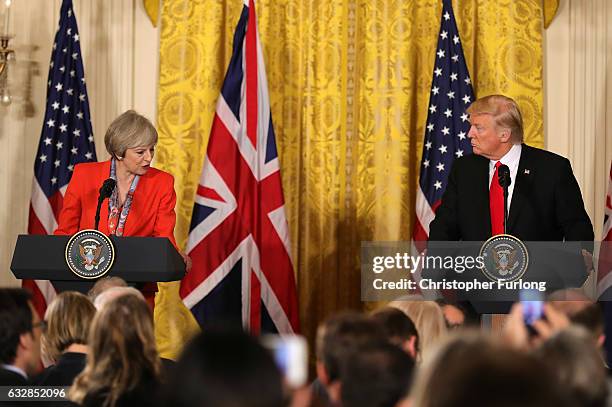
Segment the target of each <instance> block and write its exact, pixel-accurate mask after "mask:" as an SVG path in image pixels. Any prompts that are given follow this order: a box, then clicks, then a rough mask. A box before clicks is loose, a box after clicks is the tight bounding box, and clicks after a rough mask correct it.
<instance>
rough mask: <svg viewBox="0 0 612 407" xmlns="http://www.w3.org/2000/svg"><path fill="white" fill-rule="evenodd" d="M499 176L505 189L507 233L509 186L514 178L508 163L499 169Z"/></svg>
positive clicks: (505, 232) (500, 183)
mask: <svg viewBox="0 0 612 407" xmlns="http://www.w3.org/2000/svg"><path fill="white" fill-rule="evenodd" d="M497 177H498V181H499V186H501V187H502V188H503V190H504V234H507V233H508V231H507V230H506V224H507V223H508V187H509V186H510V183H511V182H512V180H511V179H510V168H508V166H507V165H506V164H502V165H500V166H499V168H498V169H497Z"/></svg>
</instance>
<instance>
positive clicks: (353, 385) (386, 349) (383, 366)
mask: <svg viewBox="0 0 612 407" xmlns="http://www.w3.org/2000/svg"><path fill="white" fill-rule="evenodd" d="M413 369H414V359H413V358H412V357H410V356H409V355H407V354H406V352H403V351H402V350H401V349H400V348H399V347H398V346H396V345H393V344H391V343H389V342H387V341H379V342H374V343H371V344H367V345H364V346H363V347H362V348H361V349H360V350H359V352H357V353H355V354H354V355H353V356H352V357H351V358H349V359H348V360H347V361H346V363H345V364H344V366H343V371H342V387H341V399H342V407H393V406H396V405H398V404H399V403H400V402H402V401H403V400H406V399H407V396H408V393H409V391H410V385H411V382H412V373H413Z"/></svg>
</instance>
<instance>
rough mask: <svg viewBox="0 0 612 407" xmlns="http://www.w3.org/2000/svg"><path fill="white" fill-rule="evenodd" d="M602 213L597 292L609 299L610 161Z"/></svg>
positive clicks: (611, 236) (611, 279) (611, 282)
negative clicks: (606, 191) (606, 192)
mask: <svg viewBox="0 0 612 407" xmlns="http://www.w3.org/2000/svg"><path fill="white" fill-rule="evenodd" d="M604 213H605V215H604V228H603V235H602V238H601V246H600V248H599V261H598V265H597V294H598V297H599V298H600V299H602V300H603V299H605V300H606V301H609V300H610V298H612V292H610V291H609V290H608V289H609V288H610V287H612V163H610V178H609V179H608V194H607V195H606V205H605V212H604Z"/></svg>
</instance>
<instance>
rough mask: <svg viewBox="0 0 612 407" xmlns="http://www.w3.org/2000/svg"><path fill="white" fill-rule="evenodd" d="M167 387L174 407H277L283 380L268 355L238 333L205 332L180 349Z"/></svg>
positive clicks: (167, 402) (168, 401)
mask: <svg viewBox="0 0 612 407" xmlns="http://www.w3.org/2000/svg"><path fill="white" fill-rule="evenodd" d="M175 371H176V374H175V375H174V376H173V377H172V378H171V379H170V383H168V386H167V391H168V394H167V395H166V397H165V400H164V401H165V404H164V405H169V406H174V407H209V406H210V407H212V406H214V407H281V406H284V405H285V404H284V403H285V400H284V394H283V384H282V376H281V373H280V371H279V370H278V368H277V366H276V364H275V362H274V359H273V357H272V355H271V354H270V353H269V352H268V351H267V350H266V349H265V348H264V347H263V346H262V345H261V344H259V342H257V340H255V339H254V338H252V337H251V336H249V335H247V334H246V333H243V332H240V331H205V332H202V333H201V334H199V335H198V336H196V337H195V338H194V339H193V340H192V341H191V342H190V343H189V344H188V345H187V346H186V347H185V349H184V350H183V353H182V355H181V357H180V359H179V361H178V363H177V366H176V370H175Z"/></svg>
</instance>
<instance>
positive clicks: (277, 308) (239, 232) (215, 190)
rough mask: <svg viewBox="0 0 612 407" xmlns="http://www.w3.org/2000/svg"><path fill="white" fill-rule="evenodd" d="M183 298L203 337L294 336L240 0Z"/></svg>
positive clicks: (276, 201) (262, 116) (274, 190)
mask: <svg viewBox="0 0 612 407" xmlns="http://www.w3.org/2000/svg"><path fill="white" fill-rule="evenodd" d="M187 253H188V254H189V255H190V256H191V258H192V259H193V269H192V270H191V272H190V273H189V274H187V275H186V276H185V278H184V279H183V281H182V282H181V288H180V295H181V298H182V299H183V302H184V303H185V305H186V306H187V307H188V308H190V309H191V311H192V312H193V314H194V315H195V317H196V319H197V320H198V322H199V323H200V325H202V326H203V327H206V326H209V325H210V324H216V323H225V324H227V323H230V324H231V323H233V324H236V325H238V324H239V325H241V326H242V327H243V328H244V329H246V330H249V331H251V332H253V333H260V332H279V333H291V332H295V331H297V330H298V325H299V321H298V305H297V294H296V287H295V280H294V275H293V265H292V261H291V257H290V244H289V230H288V225H287V220H286V218H285V210H284V201H283V192H282V187H281V178H280V171H279V161H278V153H277V150H276V141H275V137H274V129H273V127H272V117H271V112H270V102H269V97H268V83H267V79H266V71H265V66H264V60H263V54H262V49H261V45H260V42H259V37H258V34H257V25H256V17H255V5H254V1H253V0H245V1H244V7H243V9H242V14H241V16H240V20H239V21H238V26H237V27H236V32H235V34H234V46H233V53H232V57H231V60H230V63H229V67H228V70H227V73H226V76H225V81H224V83H223V86H222V89H221V95H220V96H219V100H218V102H217V109H216V114H215V117H214V120H213V126H212V129H211V134H210V139H209V141H208V147H207V153H206V158H205V161H204V167H203V169H202V175H201V177H200V182H199V186H198V190H197V195H196V198H195V204H194V209H193V214H192V219H191V229H190V233H189V241H188V244H187Z"/></svg>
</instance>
